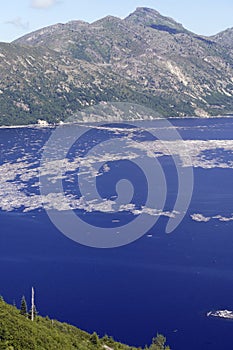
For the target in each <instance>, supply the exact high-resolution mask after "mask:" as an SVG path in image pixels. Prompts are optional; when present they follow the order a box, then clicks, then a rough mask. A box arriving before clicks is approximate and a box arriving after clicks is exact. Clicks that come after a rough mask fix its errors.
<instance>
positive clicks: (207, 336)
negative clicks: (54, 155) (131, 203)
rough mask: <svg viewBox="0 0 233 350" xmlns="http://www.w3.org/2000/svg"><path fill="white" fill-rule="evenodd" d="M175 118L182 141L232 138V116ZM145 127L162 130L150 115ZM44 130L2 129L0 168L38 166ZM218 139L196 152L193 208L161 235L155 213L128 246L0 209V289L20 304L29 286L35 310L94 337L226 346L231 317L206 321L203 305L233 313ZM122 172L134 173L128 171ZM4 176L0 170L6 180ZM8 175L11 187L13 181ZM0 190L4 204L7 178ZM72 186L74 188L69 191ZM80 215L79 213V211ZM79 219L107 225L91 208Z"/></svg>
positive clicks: (167, 167)
mask: <svg viewBox="0 0 233 350" xmlns="http://www.w3.org/2000/svg"><path fill="white" fill-rule="evenodd" d="M172 123H173V125H175V126H176V127H177V130H178V131H179V133H180V135H181V136H182V138H183V139H184V140H194V141H195V142H196V144H194V146H192V147H196V146H195V145H199V143H198V141H201V140H203V141H208V140H215V141H216V140H222V141H226V142H227V141H231V140H232V139H233V137H232V135H233V119H231V118H220V119H214V118H213V119H185V120H178V119H177V120H174V121H172ZM152 124H153V126H154V127H157V126H159V122H156V121H154V122H152ZM51 132H52V130H51V129H30V128H25V129H1V130H0V143H1V150H0V157H1V158H0V165H1V166H2V168H0V171H2V169H5V168H3V166H4V164H8V163H9V164H11V167H9V174H10V171H13V170H11V169H15V168H13V166H14V164H17V162H18V163H19V164H22V159H23V157H24V156H25V155H29V156H28V157H30V159H32V160H33V162H34V165H33V164H32V166H31V168H33V167H36V166H37V165H36V162H38V161H39V159H40V157H41V146H42V145H43V144H44V142H45V141H46V140H47V139H48V138H49V136H50V135H51ZM216 145H218V146H216V148H214V147H212V146H211V147H212V148H211V147H207V149H204V148H203V147H201V148H200V154H199V156H200V157H202V158H201V160H200V166H196V167H195V168H194V190H193V195H192V200H191V204H190V206H189V208H188V210H187V213H186V215H185V217H184V219H183V221H182V223H181V224H180V225H179V226H178V228H177V229H176V230H175V231H174V232H173V233H171V234H166V233H165V227H166V223H167V222H168V218H167V217H165V216H161V217H160V219H159V220H158V222H157V223H156V224H155V226H154V227H153V228H151V229H150V231H149V232H147V233H146V234H145V235H144V236H143V237H141V238H140V239H138V240H137V241H135V242H133V243H131V244H129V245H125V246H123V247H119V248H113V249H95V248H90V247H86V246H83V245H80V244H78V243H76V242H74V241H72V240H70V239H68V238H67V237H66V236H64V235H63V234H62V233H61V232H59V230H58V229H57V228H56V227H55V226H54V225H53V224H52V223H51V221H50V219H49V217H48V215H47V213H46V211H45V210H43V209H35V210H29V211H26V212H23V210H22V208H21V207H20V206H19V208H15V209H14V210H12V208H11V209H9V210H8V209H6V208H5V209H4V208H3V209H2V210H1V212H0V220H1V234H0V264H1V282H0V294H2V295H3V296H4V298H5V300H6V301H8V302H9V303H13V302H14V301H16V303H17V304H18V305H19V303H20V299H21V296H22V295H25V296H26V298H27V299H28V301H29V300H30V288H31V286H34V287H35V291H36V304H37V309H38V310H39V313H40V314H41V315H44V316H45V315H49V316H50V317H51V318H56V319H58V320H61V321H66V322H69V323H71V324H74V325H77V326H78V327H80V328H82V329H85V330H87V331H89V332H93V331H97V333H98V334H99V335H101V336H102V335H104V334H105V333H107V334H109V335H112V336H113V337H114V338H115V339H117V340H119V341H121V342H125V343H128V344H131V345H138V346H144V345H145V344H149V343H150V341H151V338H152V337H153V336H154V335H155V334H156V333H157V332H160V333H162V334H164V335H165V336H166V337H167V341H168V343H169V345H170V346H171V348H172V349H174V350H176V349H178V350H184V349H189V350H197V349H203V350H204V349H205V350H208V349H211V350H217V349H219V348H221V349H223V348H229V349H230V348H231V347H232V330H233V321H229V320H223V319H217V318H210V317H206V313H207V312H208V311H210V310H220V309H228V310H233V297H232V294H233V293H232V291H233V221H231V220H229V221H227V220H221V218H230V217H231V216H232V213H233V176H232V172H233V169H232V164H231V162H232V161H233V156H232V155H233V148H232V149H231V145H230V144H228V146H227V147H226V148H223V146H222V145H223V143H222V144H221V147H220V146H219V144H218V143H216ZM198 147H200V146H198ZM213 159H215V160H216V164H217V165H216V166H215V165H213V163H212V164H211V166H209V167H208V166H205V164H207V163H208V161H209V160H213ZM201 162H202V163H203V166H202V165H201V164H202V163H201ZM206 162H207V163H206ZM160 163H161V165H162V167H163V169H164V171H165V173H166V178H167V184H168V195H167V201H166V204H165V207H166V210H171V209H172V207H173V206H174V202H175V199H176V192H177V178H176V169H175V168H174V164H173V161H172V159H171V157H169V156H162V157H161V158H160ZM219 164H220V165H219ZM20 169H22V166H19V170H14V171H15V172H16V173H17V174H18V175H17V176H19V175H20V171H21V170H20ZM126 169H128V170H126V172H127V171H128V172H129V173H130V174H129V177H131V176H132V169H131V168H126ZM121 172H122V168H121V166H119V170H116V169H114V172H113V177H115V180H114V181H116V179H118V177H119V176H118V175H119V174H121ZM107 176H109V174H108V175H107ZM6 177H7V172H6V175H5V180H6ZM142 179H143V175H142V174H140V173H139V174H138V179H137V180H135V186H137V190H138V193H139V195H138V196H136V197H135V198H134V200H135V201H139V202H140V205H141V204H142V203H144V202H145V198H144V195H143V193H144V191H145V186H144V185H143V183H142ZM11 181H12V180H11ZM14 181H15V183H16V184H17V179H15V180H14ZM20 181H21V180H19V182H20ZM33 181H34V180H32V179H30V180H28V182H29V183H28V187H27V188H26V189H25V188H23V189H22V188H19V192H20V191H23V192H24V193H26V192H27V191H28V192H30V191H31V192H33V191H34V193H35V194H37V193H38V188H37V187H36V186H34V187H33V186H32V185H33V184H34V182H33ZM108 181H110V180H109V179H108V177H106V182H105V185H104V184H102V185H101V180H100V181H99V182H100V187H101V186H102V187H103V188H102V191H103V192H104V191H105V193H104V194H105V197H106V196H108V193H107V192H108V191H107V190H106V184H108V186H110V187H111V182H108ZM25 182H26V180H25ZM0 186H1V187H2V189H1V191H0V194H1V195H0V201H1V203H2V202H3V201H4V186H6V184H5V183H0ZM67 186H68V185H67ZM108 186H107V187H108ZM71 190H72V187H71V188H68V191H71ZM76 190H77V188H76ZM111 191H112V190H111ZM111 191H110V192H111ZM140 191H141V192H140ZM14 193H15V192H13V195H14ZM140 193H141V194H140ZM7 194H9V190H8V192H7ZM110 194H111V195H112V193H110ZM19 203H20V197H19ZM197 213H200V214H202V215H203V216H204V217H206V218H212V217H214V216H219V218H220V219H219V218H212V219H208V220H209V221H201V222H199V221H196V220H193V219H192V217H191V215H193V214H197ZM79 214H80V215H81V216H82V215H84V214H83V211H80V213H79ZM86 215H87V218H85V220H90V221H91V222H92V223H95V225H99V226H102V227H109V225H110V223H109V222H110V221H109V215H111V214H107V216H106V213H103V212H97V211H92V212H90V213H87V214H86ZM115 216H116V215H115ZM132 216H133V215H132V213H127V212H121V213H120V214H119V215H118V217H117V218H118V219H119V220H120V222H121V220H122V222H126V221H127V220H132ZM111 219H112V216H111ZM148 234H150V235H151V237H148Z"/></svg>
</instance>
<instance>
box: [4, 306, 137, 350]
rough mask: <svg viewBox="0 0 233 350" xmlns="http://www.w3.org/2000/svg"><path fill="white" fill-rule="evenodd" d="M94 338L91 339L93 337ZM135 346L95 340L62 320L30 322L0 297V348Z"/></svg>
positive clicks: (55, 349) (81, 349)
mask: <svg viewBox="0 0 233 350" xmlns="http://www.w3.org/2000/svg"><path fill="white" fill-rule="evenodd" d="M93 338H94V339H93ZM107 346H108V347H110V348H112V349H122V350H124V349H125V350H127V349H132V350H133V349H136V348H134V347H129V346H127V345H123V344H120V343H117V342H114V341H113V340H112V339H110V338H107V337H105V338H103V339H98V342H97V344H96V343H95V337H93V335H90V334H88V333H86V332H84V331H81V330H80V329H78V328H76V327H73V326H70V325H68V324H66V323H61V322H58V321H54V320H50V319H49V318H48V317H46V318H43V317H37V318H36V320H35V321H34V322H32V321H31V320H29V319H27V318H26V317H25V316H22V315H20V312H19V310H18V309H17V308H16V307H14V306H11V305H8V304H6V303H5V302H3V301H1V300H0V349H1V350H3V349H4V350H60V349H63V350H77V349H79V350H89V349H90V350H92V349H93V350H94V349H104V348H105V349H107Z"/></svg>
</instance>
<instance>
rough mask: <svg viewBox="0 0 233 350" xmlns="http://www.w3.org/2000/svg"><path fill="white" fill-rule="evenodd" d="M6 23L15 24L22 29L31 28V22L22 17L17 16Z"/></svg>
mask: <svg viewBox="0 0 233 350" xmlns="http://www.w3.org/2000/svg"><path fill="white" fill-rule="evenodd" d="M5 23H6V24H12V25H13V26H15V27H17V28H20V29H24V30H26V29H28V28H29V22H24V21H23V19H22V18H21V17H16V18H14V19H12V20H10V21H7V22H5Z"/></svg>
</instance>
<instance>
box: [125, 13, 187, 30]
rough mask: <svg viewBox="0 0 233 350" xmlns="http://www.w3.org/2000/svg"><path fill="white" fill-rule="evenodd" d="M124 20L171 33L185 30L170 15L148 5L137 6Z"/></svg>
mask: <svg viewBox="0 0 233 350" xmlns="http://www.w3.org/2000/svg"><path fill="white" fill-rule="evenodd" d="M125 21H126V22H128V23H132V24H139V25H144V26H146V27H151V28H154V29H158V30H164V31H167V32H170V33H173V34H174V33H180V32H187V31H186V29H185V28H184V27H183V26H182V24H180V23H178V22H176V21H175V20H174V19H172V18H170V17H165V16H163V15H161V14H160V13H159V12H158V11H156V10H154V9H151V8H148V7H137V8H136V10H135V11H134V12H133V13H131V14H130V15H129V16H128V17H126V18H125ZM169 29H170V30H169Z"/></svg>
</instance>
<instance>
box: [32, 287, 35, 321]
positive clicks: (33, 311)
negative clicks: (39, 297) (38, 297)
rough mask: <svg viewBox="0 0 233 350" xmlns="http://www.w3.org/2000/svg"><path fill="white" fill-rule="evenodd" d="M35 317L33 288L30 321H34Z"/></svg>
mask: <svg viewBox="0 0 233 350" xmlns="http://www.w3.org/2000/svg"><path fill="white" fill-rule="evenodd" d="M34 317H35V293H34V288H33V287H32V307H31V320H32V321H34Z"/></svg>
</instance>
